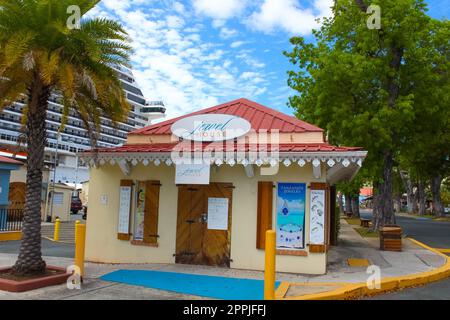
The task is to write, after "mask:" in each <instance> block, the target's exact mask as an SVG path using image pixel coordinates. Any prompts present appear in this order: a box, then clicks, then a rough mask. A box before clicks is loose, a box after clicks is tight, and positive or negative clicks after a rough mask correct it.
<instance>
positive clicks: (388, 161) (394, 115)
mask: <svg viewBox="0 0 450 320" xmlns="http://www.w3.org/2000/svg"><path fill="white" fill-rule="evenodd" d="M368 3H369V1H363V0H354V1H348V0H336V1H335V2H334V6H333V17H332V18H329V19H324V21H323V24H322V27H321V28H320V30H316V31H314V32H313V35H314V37H315V41H314V42H312V43H308V42H306V41H305V39H304V38H302V37H294V38H292V39H291V43H292V44H293V46H294V47H293V49H292V51H291V52H288V53H285V54H286V55H287V57H288V58H289V59H290V61H291V62H292V63H293V64H294V65H295V66H296V67H297V68H296V70H293V71H290V72H289V80H288V83H289V85H290V86H291V87H292V88H293V89H295V90H296V91H298V92H299V94H298V95H296V96H293V97H291V98H290V101H289V103H290V105H291V106H292V107H293V108H295V109H296V111H297V116H298V117H300V118H302V119H305V120H307V121H310V122H313V123H315V124H317V125H319V126H321V127H323V128H326V129H327V130H328V132H329V136H330V141H331V142H334V143H337V144H348V145H356V146H361V147H364V148H365V149H366V150H368V152H369V153H368V157H367V159H366V161H365V162H364V166H365V167H366V170H367V172H368V173H369V174H370V176H372V177H373V184H374V189H375V190H374V191H375V197H374V214H373V228H374V229H379V228H380V227H381V226H383V225H386V224H392V223H395V215H394V209H393V199H392V192H393V168H394V167H395V165H396V159H397V157H398V155H399V152H400V150H401V146H402V144H404V143H405V141H406V139H407V138H408V133H409V130H410V128H411V126H414V125H415V123H414V121H415V120H416V115H415V109H414V102H415V94H416V93H417V92H416V87H415V86H414V85H413V84H412V85H411V84H410V82H409V80H410V77H411V76H410V73H411V70H416V69H417V67H416V65H417V63H419V62H422V61H421V60H422V58H423V57H424V55H425V53H426V52H427V50H429V48H427V47H425V48H424V47H423V45H424V41H423V39H424V38H426V37H427V35H428V33H429V32H430V30H432V27H433V23H432V21H433V20H432V19H431V18H430V17H429V16H427V15H426V5H425V3H424V2H423V1H422V0H383V1H376V0H374V1H370V4H371V5H378V6H379V8H381V27H380V28H379V29H372V28H369V27H368V25H367V21H368V18H369V16H368V14H367V9H368ZM426 43H427V42H425V44H426ZM426 62H427V63H428V61H426ZM427 67H429V65H428V64H427ZM430 89H431V90H433V88H430Z"/></svg>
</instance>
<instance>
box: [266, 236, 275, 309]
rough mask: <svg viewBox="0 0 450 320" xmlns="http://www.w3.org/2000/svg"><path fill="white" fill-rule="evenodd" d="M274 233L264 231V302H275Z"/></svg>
mask: <svg viewBox="0 0 450 320" xmlns="http://www.w3.org/2000/svg"><path fill="white" fill-rule="evenodd" d="M275 235H276V233H275V231H273V230H267V231H266V257H265V268H264V300H275V255H276V243H275Z"/></svg>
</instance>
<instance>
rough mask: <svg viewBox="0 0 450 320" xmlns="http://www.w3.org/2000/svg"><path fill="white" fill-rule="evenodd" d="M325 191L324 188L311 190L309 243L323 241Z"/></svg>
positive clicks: (321, 242)
mask: <svg viewBox="0 0 450 320" xmlns="http://www.w3.org/2000/svg"><path fill="white" fill-rule="evenodd" d="M325 192H326V190H311V201H310V211H309V212H310V219H309V230H310V231H309V243H311V244H324V243H325Z"/></svg>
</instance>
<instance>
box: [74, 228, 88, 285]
mask: <svg viewBox="0 0 450 320" xmlns="http://www.w3.org/2000/svg"><path fill="white" fill-rule="evenodd" d="M85 241H86V225H85V224H82V223H80V221H77V222H76V223H75V265H76V266H77V267H78V268H80V276H81V277H82V276H83V275H84V247H85Z"/></svg>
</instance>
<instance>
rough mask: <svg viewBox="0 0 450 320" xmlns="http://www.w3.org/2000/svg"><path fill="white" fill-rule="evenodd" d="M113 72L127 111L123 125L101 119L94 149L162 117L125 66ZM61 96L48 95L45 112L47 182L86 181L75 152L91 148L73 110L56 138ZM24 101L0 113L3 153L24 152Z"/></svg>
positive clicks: (118, 142) (161, 110) (159, 103)
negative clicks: (53, 166) (51, 169)
mask: <svg viewBox="0 0 450 320" xmlns="http://www.w3.org/2000/svg"><path fill="white" fill-rule="evenodd" d="M115 70H116V71H117V73H118V76H119V78H120V80H121V82H122V85H123V89H124V91H125V94H126V97H127V100H128V102H129V103H130V104H131V111H130V113H129V115H128V118H127V120H126V122H119V123H117V125H116V126H115V127H114V126H113V124H112V122H111V120H109V119H108V118H106V117H102V118H101V130H100V135H99V139H98V142H97V147H113V146H119V145H122V144H123V143H125V141H126V137H127V133H128V132H130V131H133V130H136V129H139V128H142V127H144V126H147V125H149V124H151V123H152V121H155V120H157V119H160V118H163V117H164V116H165V111H166V109H165V107H164V103H163V102H162V101H148V100H146V99H145V98H144V96H143V94H142V91H141V89H140V88H139V87H138V86H137V84H136V80H135V77H134V76H133V72H132V71H131V70H130V69H128V68H125V67H117V68H115ZM60 99H61V97H60V96H58V95H57V94H52V96H51V97H50V99H49V105H48V111H47V146H46V149H45V150H46V153H45V161H46V163H50V164H54V163H55V159H57V161H56V164H57V166H56V170H54V172H52V173H51V176H50V181H51V182H53V181H54V182H55V183H66V184H75V185H76V184H79V183H81V182H84V181H88V180H89V171H88V168H87V167H86V166H85V165H84V164H83V163H81V162H80V161H79V160H78V157H77V155H76V153H77V152H80V151H83V150H86V149H90V148H92V146H91V142H90V140H89V137H88V133H87V130H86V129H85V128H84V126H83V123H82V121H81V120H80V119H79V117H77V115H76V113H75V112H74V111H71V112H70V114H69V117H68V120H67V123H66V125H65V128H64V131H63V132H61V133H60V134H59V135H58V129H59V127H60V124H61V118H62V110H63V106H62V105H61V103H60ZM24 102H25V101H24V100H23V101H18V102H16V103H14V104H13V105H12V106H10V107H7V108H5V109H3V111H2V112H1V113H0V148H1V149H3V150H7V151H13V152H14V153H15V152H20V151H24V145H23V142H24V140H25V139H24V134H23V131H22V126H21V118H22V109H23V108H24V106H25V105H24Z"/></svg>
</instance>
